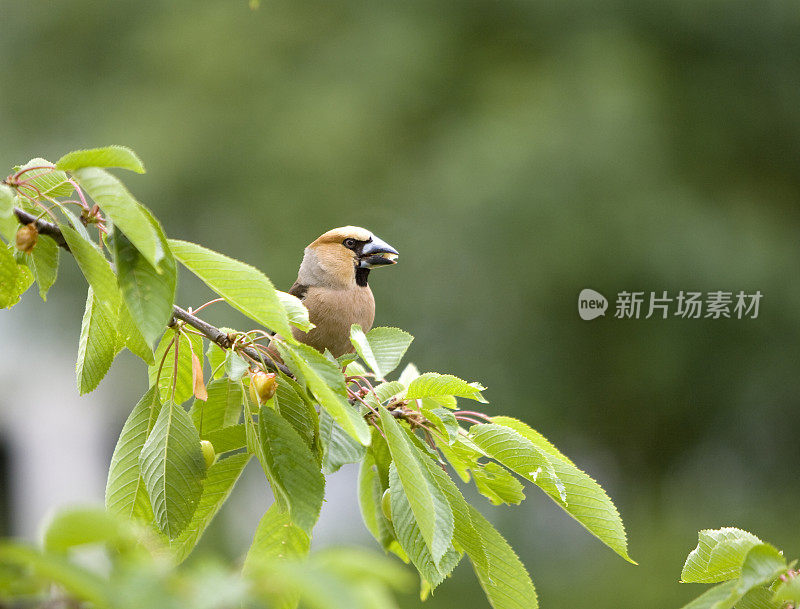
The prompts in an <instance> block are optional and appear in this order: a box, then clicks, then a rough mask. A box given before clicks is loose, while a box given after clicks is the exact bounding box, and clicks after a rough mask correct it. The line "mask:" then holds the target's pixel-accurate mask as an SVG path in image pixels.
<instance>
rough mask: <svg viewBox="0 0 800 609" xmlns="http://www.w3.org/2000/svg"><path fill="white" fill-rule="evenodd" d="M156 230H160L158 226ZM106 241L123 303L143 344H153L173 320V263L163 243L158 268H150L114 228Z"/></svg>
mask: <svg viewBox="0 0 800 609" xmlns="http://www.w3.org/2000/svg"><path fill="white" fill-rule="evenodd" d="M156 229H158V230H159V231H160V228H158V226H157V225H156V226H154V230H156ZM109 242H110V243H111V251H112V253H113V256H114V264H115V265H116V268H117V281H118V283H119V287H120V289H121V291H122V296H123V298H124V299H125V304H126V306H127V308H128V311H129V312H130V314H131V318H132V319H133V320H134V321H135V322H136V325H137V327H138V329H139V331H140V332H141V335H142V336H143V337H144V340H145V342H146V343H147V344H148V345H152V344H153V343H155V341H156V340H157V339H158V337H159V336H161V334H162V333H163V332H164V328H166V326H167V324H168V323H169V321H170V319H172V303H173V302H174V300H175V287H176V285H177V277H178V276H177V268H176V266H175V260H174V259H173V258H172V255H171V254H170V253H169V249H167V246H166V241H164V243H163V248H164V250H165V251H166V252H167V253H166V254H165V255H164V256H163V257H162V259H161V262H160V263H159V265H158V268H155V267H153V265H152V264H151V263H150V262H148V260H147V259H146V258H145V257H144V255H143V254H142V253H141V252H140V251H139V250H138V249H137V248H136V246H134V245H133V243H131V241H130V240H129V239H128V237H127V236H125V234H123V233H122V232H120V231H119V230H118V228H117V226H116V225H115V226H114V230H113V233H112V236H111V238H110V239H109Z"/></svg>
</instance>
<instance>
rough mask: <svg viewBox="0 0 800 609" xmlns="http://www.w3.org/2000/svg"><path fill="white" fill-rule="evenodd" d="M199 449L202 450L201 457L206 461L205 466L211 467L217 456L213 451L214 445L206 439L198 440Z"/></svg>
mask: <svg viewBox="0 0 800 609" xmlns="http://www.w3.org/2000/svg"><path fill="white" fill-rule="evenodd" d="M200 450H201V451H203V459H205V461H206V468H209V467H211V466H212V465H213V464H214V461H215V460H216V458H217V453H215V452H214V445H213V444H211V442H209V441H208V440H200Z"/></svg>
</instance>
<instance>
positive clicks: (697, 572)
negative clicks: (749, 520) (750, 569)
mask: <svg viewBox="0 0 800 609" xmlns="http://www.w3.org/2000/svg"><path fill="white" fill-rule="evenodd" d="M762 543H763V542H762V541H761V540H760V539H759V538H758V537H756V536H755V535H753V534H752V533H748V532H747V531H743V530H742V529H737V528H734V527H724V528H721V529H705V530H702V531H700V532H699V533H698V535H697V547H696V548H695V549H694V550H692V551H691V552H690V553H689V556H687V557H686V562H685V563H684V565H683V571H681V581H684V582H696V583H701V584H712V583H716V582H721V581H726V580H729V579H734V578H737V577H739V574H740V572H741V568H742V563H744V559H745V556H747V553H748V552H749V551H750V549H751V548H753V547H755V546H757V545H759V544H762Z"/></svg>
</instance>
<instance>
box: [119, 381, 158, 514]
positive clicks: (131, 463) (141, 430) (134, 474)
mask: <svg viewBox="0 0 800 609" xmlns="http://www.w3.org/2000/svg"><path fill="white" fill-rule="evenodd" d="M160 411H161V403H160V402H159V400H158V394H157V392H156V388H155V387H151V388H150V389H148V390H147V393H145V394H144V396H142V399H141V400H139V403H138V404H136V406H135V407H134V408H133V410H132V411H131V414H130V415H129V416H128V420H127V421H125V425H124V426H123V427H122V432H121V433H120V436H119V440H117V445H116V447H115V448H114V454H113V455H112V457H111V466H110V467H109V468H108V482H107V483H106V509H107V510H108V511H109V512H112V513H114V514H120V515H122V516H125V517H127V518H133V517H138V518H142V519H145V520H150V519H151V518H152V516H153V509H152V507H151V506H150V499H149V497H148V496H147V490H146V489H145V487H144V481H143V480H142V478H141V475H140V471H139V455H140V454H141V452H142V447H144V443H145V441H146V440H147V436H148V435H149V434H150V430H151V429H152V428H153V425H154V424H155V421H156V418H157V417H158V413H159V412H160Z"/></svg>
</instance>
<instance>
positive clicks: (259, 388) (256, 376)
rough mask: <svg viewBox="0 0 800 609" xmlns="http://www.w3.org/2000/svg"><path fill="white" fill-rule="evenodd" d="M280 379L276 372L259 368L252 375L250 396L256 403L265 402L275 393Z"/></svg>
mask: <svg viewBox="0 0 800 609" xmlns="http://www.w3.org/2000/svg"><path fill="white" fill-rule="evenodd" d="M277 388H278V381H277V380H276V379H275V373H274V372H264V371H262V370H259V371H258V372H253V373H252V374H251V375H250V397H251V398H253V401H254V402H255V403H256V404H263V403H264V402H266V401H267V400H269V399H271V398H272V396H273V395H275V390H276V389H277Z"/></svg>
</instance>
